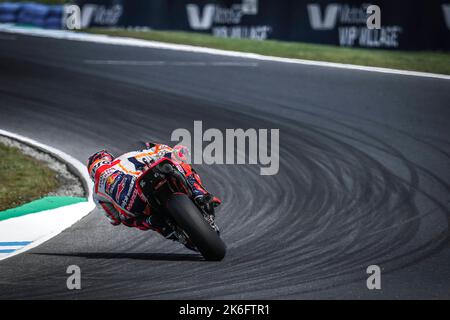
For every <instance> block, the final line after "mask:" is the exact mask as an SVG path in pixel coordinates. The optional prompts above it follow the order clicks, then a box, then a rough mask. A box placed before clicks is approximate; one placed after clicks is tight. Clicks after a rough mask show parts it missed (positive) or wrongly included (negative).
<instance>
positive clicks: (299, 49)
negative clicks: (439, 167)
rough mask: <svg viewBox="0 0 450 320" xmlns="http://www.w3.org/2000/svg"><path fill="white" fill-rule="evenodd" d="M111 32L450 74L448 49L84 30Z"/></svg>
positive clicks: (263, 53)
mask: <svg viewBox="0 0 450 320" xmlns="http://www.w3.org/2000/svg"><path fill="white" fill-rule="evenodd" d="M83 31H85V32H90V33H100V34H106V35H111V36H121V37H131V38H138V39H145V40H154V41H161V42H168V43H178V44H189V45H193V46H202V47H209V48H216V49H225V50H233V51H242V52H253V53H259V54H262V55H268V56H276V57H286V58H296V59H306V60H320V61H329V62H339V63H348V64H357V65H363V66H374V67H385V68H394V69H403V70H415V71H423V72H433V73H442V74H450V53H449V52H434V51H414V52H409V51H391V50H378V49H373V50H371V49H359V48H341V47H336V46H330V45H317V44H308V43H300V42H285V41H274V40H268V41H255V40H247V39H225V38H218V37H213V36H210V35H206V34H200V33H194V32H178V31H176V32H175V31H135V30H126V29H107V28H91V29H86V30H83Z"/></svg>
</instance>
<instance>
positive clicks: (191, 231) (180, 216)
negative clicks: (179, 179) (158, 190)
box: [167, 193, 227, 261]
mask: <svg viewBox="0 0 450 320" xmlns="http://www.w3.org/2000/svg"><path fill="white" fill-rule="evenodd" d="M167 210H168V212H169V214H170V216H171V217H172V218H173V219H174V220H175V222H176V223H177V225H178V226H179V227H180V228H181V229H183V231H184V232H186V234H187V235H188V237H189V239H190V240H191V241H192V243H193V244H194V245H195V246H196V247H197V249H198V250H199V251H200V253H201V254H202V255H203V257H204V258H205V259H206V260H213V261H220V260H222V259H223V258H224V257H225V254H226V251H227V249H226V246H225V243H224V242H223V241H222V239H221V238H220V237H219V235H218V234H217V232H216V231H215V230H214V229H213V228H212V227H211V225H210V224H209V223H208V222H207V221H206V220H205V218H204V217H203V216H202V214H201V213H200V211H199V209H198V208H197V207H196V206H195V204H194V203H193V202H192V201H191V199H189V197H188V196H187V195H185V194H182V193H175V194H173V195H172V196H171V197H170V198H169V200H167Z"/></svg>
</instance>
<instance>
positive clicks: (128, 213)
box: [94, 144, 220, 236]
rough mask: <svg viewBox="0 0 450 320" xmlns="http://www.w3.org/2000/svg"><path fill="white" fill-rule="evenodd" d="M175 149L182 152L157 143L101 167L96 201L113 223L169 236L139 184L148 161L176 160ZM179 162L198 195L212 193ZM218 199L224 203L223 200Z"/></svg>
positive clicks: (97, 176) (196, 176)
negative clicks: (154, 214) (137, 184)
mask: <svg viewBox="0 0 450 320" xmlns="http://www.w3.org/2000/svg"><path fill="white" fill-rule="evenodd" d="M174 152H178V151H177V150H174V149H173V148H171V147H169V146H167V145H163V144H154V145H153V146H152V147H150V148H147V149H144V150H140V151H132V152H128V153H125V154H123V155H121V156H120V157H118V158H115V159H114V160H113V161H111V162H110V163H106V164H103V165H102V166H100V167H99V168H98V169H97V171H96V172H95V178H94V200H95V202H96V203H97V206H99V207H101V208H102V209H103V211H104V213H105V215H106V217H107V218H108V220H109V221H110V223H111V224H113V225H119V224H124V225H126V226H128V227H135V228H138V229H141V230H149V229H153V230H155V231H158V232H159V233H161V234H162V235H163V236H166V235H165V232H164V230H163V229H164V226H163V225H162V224H161V222H158V220H159V219H155V217H153V215H152V214H153V212H152V208H150V206H149V205H148V202H147V199H146V197H145V195H144V194H142V193H141V192H140V191H139V189H138V188H137V186H136V183H137V181H138V178H139V176H140V175H142V174H143V173H144V170H145V168H146V164H149V163H151V162H153V161H157V160H159V159H161V158H163V157H167V158H169V159H170V158H172V159H173V153H174ZM177 163H179V164H180V166H181V168H182V169H183V170H184V171H185V172H184V174H185V176H186V177H187V181H188V182H189V185H190V187H191V188H192V192H193V195H194V198H195V197H199V196H203V195H206V194H208V193H207V191H206V190H205V189H204V188H203V187H202V183H201V180H200V177H199V175H198V174H197V173H196V172H195V171H194V170H193V169H192V167H191V166H190V165H189V164H187V163H185V162H182V161H178V162H177ZM215 199H217V198H215ZM217 201H219V203H220V200H218V199H217Z"/></svg>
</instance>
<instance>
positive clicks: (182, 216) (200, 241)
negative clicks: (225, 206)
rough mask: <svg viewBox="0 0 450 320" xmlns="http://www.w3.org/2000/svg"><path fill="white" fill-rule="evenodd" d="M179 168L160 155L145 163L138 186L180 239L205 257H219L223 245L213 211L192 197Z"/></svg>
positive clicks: (215, 259) (223, 248)
mask: <svg viewBox="0 0 450 320" xmlns="http://www.w3.org/2000/svg"><path fill="white" fill-rule="evenodd" d="M182 172H183V169H182V168H181V166H180V165H179V164H177V163H176V162H174V161H173V160H171V159H168V158H163V159H159V160H158V161H155V162H153V163H151V164H149V165H147V170H146V171H145V172H144V174H142V175H141V177H140V178H139V180H138V181H137V186H138V188H140V191H141V192H142V194H144V195H145V197H146V198H147V200H148V202H149V204H150V206H151V207H152V208H156V211H157V212H159V213H160V214H161V215H162V217H163V219H164V220H165V223H166V224H167V225H168V226H169V227H170V228H171V229H172V231H173V232H174V234H175V235H176V237H177V239H178V240H179V241H180V242H181V243H183V244H184V245H186V246H187V247H188V248H192V249H194V250H197V251H199V252H200V253H201V254H202V255H203V257H204V258H205V259H206V260H211V261H220V260H222V259H223V258H224V257H225V254H226V245H225V243H224V242H223V241H222V239H221V238H220V230H219V228H218V226H217V224H216V223H215V216H214V213H213V212H211V210H208V208H207V207H206V206H205V205H202V204H201V203H198V202H196V201H195V200H194V199H193V196H192V192H191V188H190V187H189V184H188V182H187V180H186V177H185V175H184V174H183V173H182Z"/></svg>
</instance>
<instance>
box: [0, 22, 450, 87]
mask: <svg viewBox="0 0 450 320" xmlns="http://www.w3.org/2000/svg"><path fill="white" fill-rule="evenodd" d="M0 31H3V32H8V33H14V34H25V35H31V36H39V37H46V38H53V39H65V40H75V41H84V42H95V43H102V44H111V45H121V46H134V47H144V48H155V49H166V50H176V51H185V52H196V53H206V54H212V55H220V56H228V57H239V58H247V59H254V60H260V61H272V62H282V63H293V64H302V65H310V66H319V67H329V68H338V69H347V70H359V71H369V72H379V73H386V74H396V75H403V76H414V77H426V78H435V79H444V80H450V75H444V74H435V73H427V72H418V71H407V70H397V69H389V68H378V67H367V66H358V65H352V64H343V63H335V62H324V61H313V60H302V59H290V58H279V57H272V56H264V55H260V54H256V53H245V52H237V51H228V50H219V49H211V48H205V47H196V46H190V45H181V44H170V43H164V42H157V41H149V40H141V39H134V38H126V37H112V36H106V35H100V34H88V33H82V32H72V31H67V30H45V29H34V28H23V27H17V26H14V25H11V24H0Z"/></svg>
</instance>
